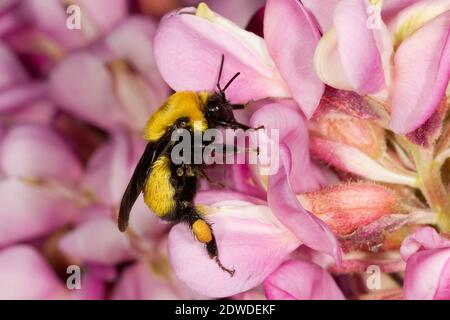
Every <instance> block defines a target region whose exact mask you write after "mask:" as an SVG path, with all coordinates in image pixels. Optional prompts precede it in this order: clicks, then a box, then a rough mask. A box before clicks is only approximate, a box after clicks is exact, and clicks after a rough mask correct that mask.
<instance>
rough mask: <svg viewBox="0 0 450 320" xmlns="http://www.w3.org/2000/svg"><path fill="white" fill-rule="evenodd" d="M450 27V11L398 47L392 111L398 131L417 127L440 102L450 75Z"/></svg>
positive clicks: (394, 128) (404, 131)
mask: <svg viewBox="0 0 450 320" xmlns="http://www.w3.org/2000/svg"><path fill="white" fill-rule="evenodd" d="M449 30H450V11H447V12H445V13H443V14H441V15H439V16H438V17H436V18H434V19H433V20H431V21H430V22H428V23H426V24H425V25H424V26H423V27H422V28H420V29H419V30H417V31H416V32H414V33H413V34H412V35H411V36H410V37H409V38H407V39H406V40H404V41H403V42H402V43H401V44H400V46H399V47H398V49H397V52H396V54H395V57H394V63H395V74H396V76H395V80H394V84H393V97H392V111H391V112H392V118H391V128H392V130H393V131H394V132H396V133H398V134H405V133H409V132H411V131H413V130H415V129H417V128H418V127H419V126H420V125H421V124H423V123H424V122H425V121H426V120H427V119H428V118H429V117H430V116H431V115H432V114H433V112H434V111H435V110H436V109H437V107H438V106H439V103H440V102H441V100H442V98H443V96H444V94H445V90H446V88H447V85H448V82H449V79H450V40H449V39H450V31H449ZM417 57H421V58H420V59H417Z"/></svg>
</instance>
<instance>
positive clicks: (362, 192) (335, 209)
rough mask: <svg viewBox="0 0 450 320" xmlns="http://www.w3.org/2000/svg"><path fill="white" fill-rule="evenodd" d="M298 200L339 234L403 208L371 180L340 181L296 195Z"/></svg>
mask: <svg viewBox="0 0 450 320" xmlns="http://www.w3.org/2000/svg"><path fill="white" fill-rule="evenodd" d="M298 199H299V201H300V203H301V204H302V206H303V207H304V208H305V209H306V210H308V211H310V212H312V213H314V214H315V215H317V216H318V217H319V218H320V219H322V220H323V221H324V222H326V223H327V224H328V225H329V227H330V228H331V230H333V232H335V233H336V234H338V235H347V234H349V233H351V232H353V231H355V230H356V229H357V228H359V227H361V226H365V225H367V224H369V223H371V222H373V221H375V220H378V219H379V218H381V217H383V216H385V215H389V214H393V213H400V212H401V211H402V209H401V206H400V204H399V202H398V199H397V197H396V195H395V194H394V192H392V191H391V190H390V189H388V188H386V187H383V186H380V185H377V184H372V183H350V184H340V185H336V186H332V187H330V188H327V189H322V190H320V191H316V192H309V193H305V194H302V195H299V196H298Z"/></svg>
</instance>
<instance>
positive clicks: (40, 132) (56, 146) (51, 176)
mask: <svg viewBox="0 0 450 320" xmlns="http://www.w3.org/2000/svg"><path fill="white" fill-rule="evenodd" d="M1 153H2V157H1V168H2V170H3V172H5V173H6V174H7V175H8V176H9V177H17V178H23V179H43V180H53V181H58V182H66V183H72V184H73V183H77V182H78V181H80V179H81V176H82V173H83V172H82V168H81V163H80V161H79V159H77V157H76V156H75V154H74V152H73V151H72V150H71V149H70V148H69V146H68V145H67V143H66V142H65V141H64V140H63V139H62V138H61V137H60V136H58V134H57V133H56V132H54V131H52V130H51V129H49V128H47V127H44V126H37V125H22V126H15V127H13V128H12V129H11V130H10V131H9V132H8V133H7V134H6V136H5V137H4V140H3V145H2V151H1Z"/></svg>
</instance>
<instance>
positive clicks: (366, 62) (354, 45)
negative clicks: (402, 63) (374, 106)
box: [334, 0, 384, 94]
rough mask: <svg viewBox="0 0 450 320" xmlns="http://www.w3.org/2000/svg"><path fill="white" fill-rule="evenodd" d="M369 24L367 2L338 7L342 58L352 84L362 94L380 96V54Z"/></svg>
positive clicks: (344, 2)
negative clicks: (378, 93)
mask: <svg viewBox="0 0 450 320" xmlns="http://www.w3.org/2000/svg"><path fill="white" fill-rule="evenodd" d="M367 21H368V18H367V14H366V7H365V2H364V0H342V1H340V2H339V3H338V4H337V5H336V9H335V12H334V27H335V29H336V37H337V43H338V51H339V56H340V59H341V62H342V66H343V68H344V70H345V73H346V75H347V77H348V80H349V82H350V84H351V85H352V87H353V88H354V89H355V91H356V92H358V93H359V94H368V93H376V92H377V91H379V90H380V89H381V88H382V87H383V86H384V71H383V65H382V61H381V56H380V52H379V49H378V47H377V43H376V40H375V36H374V32H373V30H372V29H369V28H368V26H367Z"/></svg>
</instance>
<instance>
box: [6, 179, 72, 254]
mask: <svg viewBox="0 0 450 320" xmlns="http://www.w3.org/2000/svg"><path fill="white" fill-rule="evenodd" d="M17 195H20V197H18V196H17ZM76 201H79V199H76V198H75V195H67V194H66V191H65V190H64V191H62V192H59V191H58V190H57V189H54V188H51V187H45V186H39V185H32V184H29V183H25V182H19V181H16V180H3V181H2V182H1V183H0V203H2V207H1V209H0V247H1V246H4V245H6V244H11V243H14V242H16V241H23V240H29V239H32V238H35V237H38V236H41V235H44V234H47V233H49V232H50V231H52V230H54V229H56V228H58V227H61V226H63V225H64V224H66V223H68V222H70V221H71V220H72V219H73V218H74V215H75V213H76V207H77V203H76Z"/></svg>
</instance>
